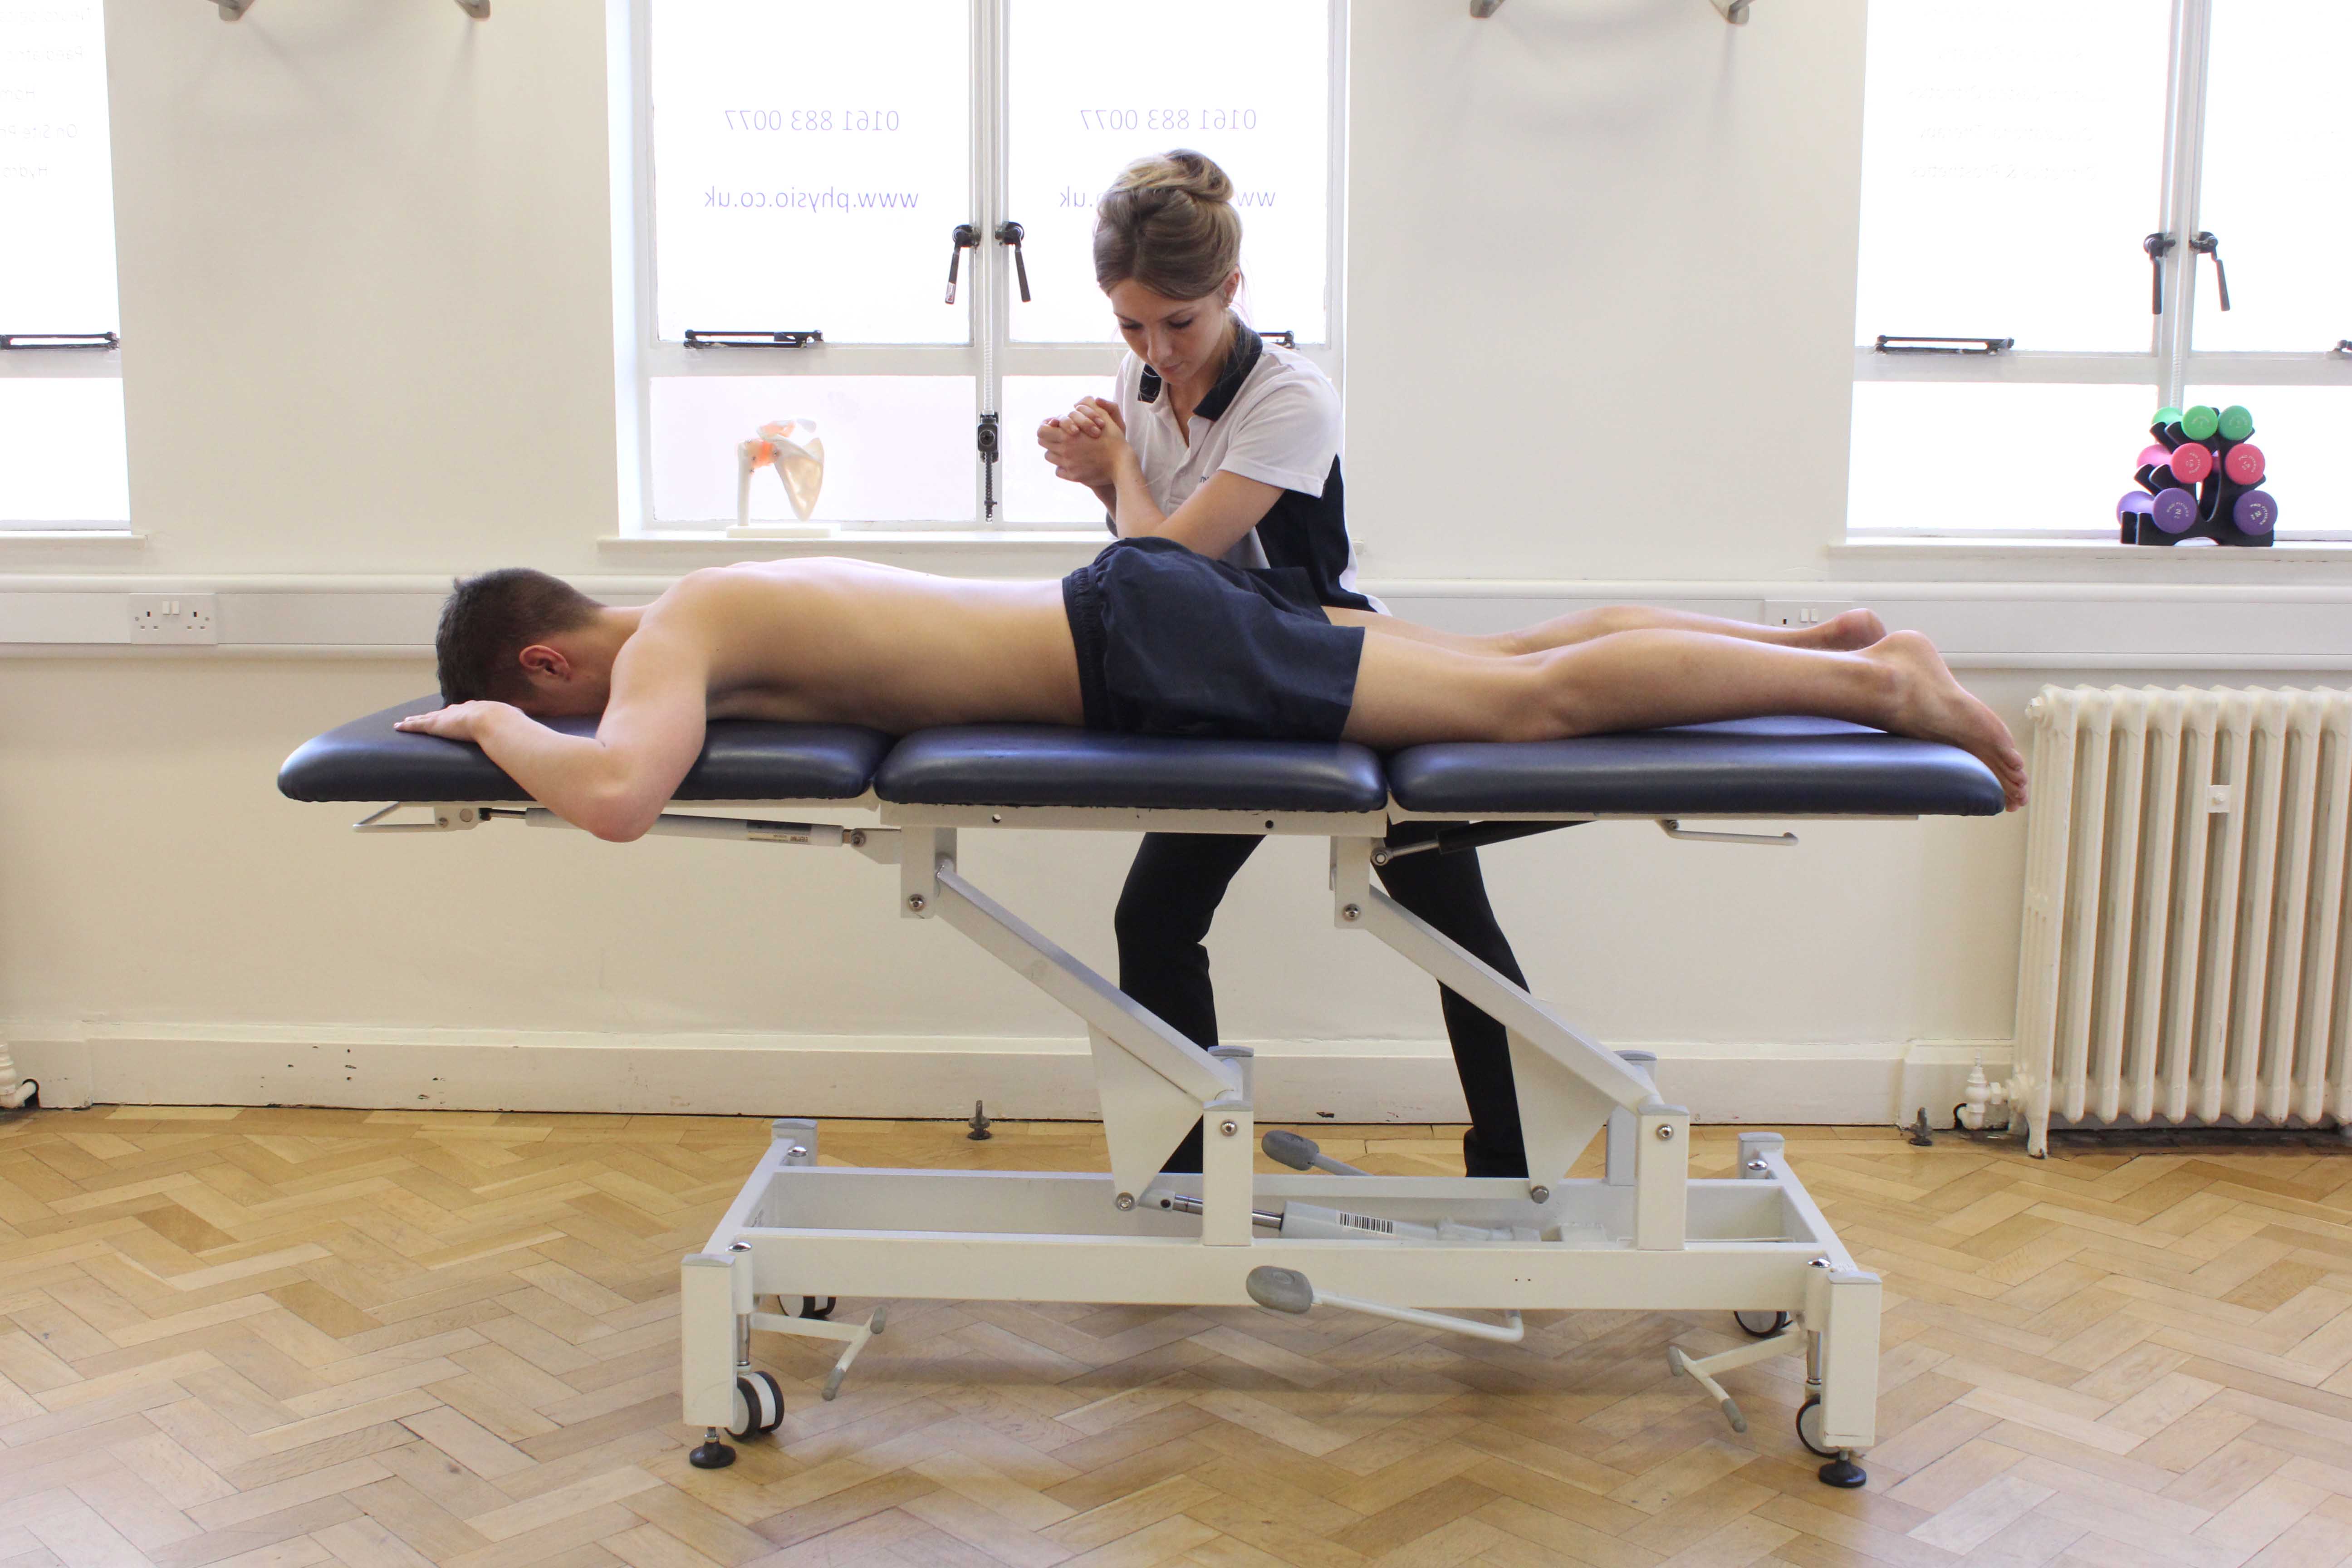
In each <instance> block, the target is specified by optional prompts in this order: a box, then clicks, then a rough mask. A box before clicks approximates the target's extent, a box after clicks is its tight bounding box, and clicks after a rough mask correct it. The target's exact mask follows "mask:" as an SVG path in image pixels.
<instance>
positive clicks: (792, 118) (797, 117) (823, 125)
mask: <svg viewBox="0 0 2352 1568" xmlns="http://www.w3.org/2000/svg"><path fill="white" fill-rule="evenodd" d="M720 112H721V113H723V114H724V115H726V116H727V129H728V130H730V131H787V132H789V131H896V130H898V110H895V109H728V110H720Z"/></svg>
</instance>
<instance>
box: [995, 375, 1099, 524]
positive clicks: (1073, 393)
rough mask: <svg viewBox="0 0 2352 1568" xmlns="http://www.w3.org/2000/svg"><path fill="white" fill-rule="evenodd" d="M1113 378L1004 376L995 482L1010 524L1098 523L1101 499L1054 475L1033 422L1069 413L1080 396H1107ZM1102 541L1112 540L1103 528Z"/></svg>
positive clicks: (1097, 376) (1095, 376) (1006, 518)
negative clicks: (1001, 440)
mask: <svg viewBox="0 0 2352 1568" xmlns="http://www.w3.org/2000/svg"><path fill="white" fill-rule="evenodd" d="M1109 395H1111V377H1110V375H1109V374H1108V373H1106V374H1102V375H1008V376H1006V377H1005V378H1004V463H1003V472H1002V477H1001V478H1000V479H999V480H998V484H999V486H1000V487H1001V489H1003V495H1004V521H1007V522H1009V523H1026V524H1032V525H1034V524H1037V523H1059V524H1063V525H1067V526H1076V527H1094V528H1100V527H1101V526H1102V521H1103V504H1102V501H1101V500H1099V499H1098V498H1097V496H1096V495H1095V493H1094V491H1092V490H1090V489H1087V488H1086V487H1085V486H1084V485H1077V484H1072V483H1071V482H1070V481H1069V480H1067V479H1055V477H1054V468H1053V465H1052V464H1050V463H1048V462H1046V461H1045V449H1044V448H1043V447H1039V446H1038V445H1037V426H1038V425H1039V423H1040V422H1042V421H1043V420H1045V419H1046V418H1048V417H1049V416H1054V415H1057V414H1062V413H1066V412H1067V411H1068V410H1069V409H1070V408H1071V407H1072V406H1073V405H1076V402H1077V401H1078V399H1079V398H1081V397H1108V396H1109ZM1103 542H1105V543H1106V544H1108V542H1110V536H1109V534H1108V533H1107V532H1106V533H1105V534H1104V536H1103Z"/></svg>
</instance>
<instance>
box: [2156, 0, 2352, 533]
mask: <svg viewBox="0 0 2352 1568" xmlns="http://www.w3.org/2000/svg"><path fill="white" fill-rule="evenodd" d="M2347 59H2352V5H2345V4H2344V0H2259V3H2252V0H2240V3H2239V4H2234V5H2216V6H2215V7H2214V8H2213V43H2212V57H2211V65H2210V68H2209V74H2208V76H2207V78H2206V89H2205V93H2206V98H2205V105H2206V107H2205V173H2204V180H2205V186H2204V193H2203V195H2202V198H2201V200H2200V205H2199V211H2198V222H2199V224H2200V226H2203V227H2205V228H2208V229H2210V230H2211V231H2212V232H2213V233H2214V234H2215V235H2216V236H2218V237H2220V239H2221V260H2222V261H2223V262H2224V263H2225V264H2226V265H2227V266H2228V268H2229V271H2230V285H2231V288H2230V293H2231V300H2230V304H2231V309H2230V310H2228V311H2227V312H2224V311H2223V310H2221V298H2220V295H2219V293H2218V292H2217V291H2216V290H2215V289H2214V286H2213V279H2212V278H2211V276H2210V273H2211V271H2212V268H2211V267H2210V265H2209V264H2207V262H2206V261H2205V259H2204V258H2199V262H2198V268H2197V269H2198V271H2199V272H2200V274H2202V275H2203V276H2200V279H2199V280H2198V285H2197V289H2198V292H2197V318H2196V324H2195V335H2196V346H2197V347H2199V348H2200V349H2254V350H2263V349H2289V350H2293V349H2300V350H2303V351H2305V352H2306V353H2310V352H2315V351H2319V350H2325V349H2329V348H2333V347H2335V345H2336V342H2337V341H2338V340H2340V339H2343V338H2352V202H2347V200H2346V193H2347V191H2352V152H2347V150H2346V146H2345V142H2344V130H2343V121H2344V65H2345V61H2346V60H2347ZM2281 524H2282V526H2284V517H2282V520H2281Z"/></svg>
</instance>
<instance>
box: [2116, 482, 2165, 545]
mask: <svg viewBox="0 0 2352 1568" xmlns="http://www.w3.org/2000/svg"><path fill="white" fill-rule="evenodd" d="M2155 504H2156V503H2155V502H2154V501H2152V500H2149V499H2148V495H2147V491H2146V490H2126V491H2125V492H2124V494H2123V499H2122V500H2118V501H2116V531H2117V533H2118V534H2119V535H2120V536H2121V538H2122V540H2123V542H2125V543H2126V544H2136V543H2137V542H2139V525H2140V521H2141V520H2142V519H2143V518H2145V517H2147V514H2148V509H2149V508H2150V507H2153V506H2154V505H2155Z"/></svg>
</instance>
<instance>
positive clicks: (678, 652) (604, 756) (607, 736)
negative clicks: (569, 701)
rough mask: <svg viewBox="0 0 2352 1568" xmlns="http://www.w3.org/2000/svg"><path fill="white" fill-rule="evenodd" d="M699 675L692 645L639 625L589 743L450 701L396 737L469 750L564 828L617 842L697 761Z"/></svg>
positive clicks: (493, 706)
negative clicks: (431, 738) (434, 739)
mask: <svg viewBox="0 0 2352 1568" xmlns="http://www.w3.org/2000/svg"><path fill="white" fill-rule="evenodd" d="M708 699H709V656H708V654H707V652H706V651H705V650H704V649H703V648H702V647H700V646H699V644H698V642H697V641H696V639H694V638H692V637H688V636H681V635H679V632H678V629H677V628H676V627H674V626H663V625H658V624H649V625H646V626H644V627H642V628H641V629H640V630H639V631H638V632H637V634H636V635H635V637H631V638H630V639H629V641H628V643H627V645H626V646H625V647H623V648H622V649H621V654H620V658H618V659H616V660H615V661H614V666H613V696H612V700H611V701H610V702H609V703H608V704H607V705H606V706H605V709H604V718H603V720H602V721H600V722H599V723H598V724H597V726H596V733H595V735H594V736H593V737H588V736H582V735H565V734H562V733H559V732H558V731H554V730H551V729H549V728H548V727H547V726H546V725H544V724H542V723H541V722H540V721H538V720H536V719H534V718H532V717H531V716H530V714H528V713H525V712H524V711H523V710H521V709H520V708H516V707H513V706H511V705H509V704H508V703H504V702H460V703H458V704H457V705H456V706H454V707H449V708H443V709H440V710H437V711H436V712H432V713H420V714H417V715H415V716H414V717H412V718H408V719H404V720H402V721H400V728H402V729H404V730H411V731H423V732H424V733H425V734H428V735H439V736H442V737H444V738H446V739H448V740H453V741H471V742H474V743H475V744H477V745H478V746H480V747H481V748H482V750H483V751H484V752H487V753H488V755H489V759H490V761H492V762H494V763H498V765H499V767H501V768H503V769H504V770H506V773H507V776H508V777H509V778H511V779H513V780H514V781H515V783H517V784H520V785H522V787H523V788H524V790H525V791H527V792H528V793H529V794H530V797H531V798H532V799H533V800H536V801H538V802H539V803H540V804H541V805H544V806H546V807H547V808H548V809H549V810H551V811H552V812H554V813H555V814H556V815H557V816H561V817H562V818H563V820H564V821H566V822H569V823H571V824H572V826H574V827H582V828H585V829H587V830H588V831H589V832H591V833H593V834H594V835H595V836H596V837H599V838H605V839H610V840H612V841H613V842H614V843H616V844H617V843H625V842H627V841H628V840H630V839H633V838H641V837H644V836H645V834H646V830H647V829H649V828H651V827H652V826H653V825H654V819H655V818H656V817H657V816H660V815H661V812H662V807H663V806H665V805H667V804H668V803H669V798H670V795H672V794H673V793H674V792H675V791H676V790H677V785H678V781H679V780H681V779H683V778H685V777H686V774H687V770H688V769H689V768H691V767H693V766H694V760H695V758H697V757H698V756H700V755H701V754H702V737H703V724H704V720H705V710H706V706H707V703H708Z"/></svg>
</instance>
